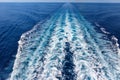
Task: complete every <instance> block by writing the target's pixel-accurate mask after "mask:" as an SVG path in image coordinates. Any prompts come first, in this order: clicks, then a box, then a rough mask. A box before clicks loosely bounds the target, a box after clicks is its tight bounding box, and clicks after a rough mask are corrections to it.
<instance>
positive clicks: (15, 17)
mask: <svg viewBox="0 0 120 80" xmlns="http://www.w3.org/2000/svg"><path fill="white" fill-rule="evenodd" d="M62 4H63V3H61V4H60V3H0V79H2V80H4V79H5V78H7V77H8V76H9V75H8V74H9V73H10V72H11V71H12V66H13V62H14V58H15V55H16V53H17V48H18V41H19V39H20V36H21V35H22V34H23V33H24V32H26V31H28V30H30V29H31V28H33V26H34V25H36V24H37V23H38V22H40V21H43V20H45V19H47V17H50V16H51V15H52V14H53V13H54V12H56V11H57V9H59V7H60V6H61V5H62ZM73 5H75V6H76V7H77V8H78V9H79V11H80V13H81V14H82V15H83V16H84V17H85V18H86V19H87V20H88V21H89V22H91V23H93V25H94V23H98V24H99V25H100V26H102V27H104V28H106V30H107V31H109V32H110V33H111V34H113V35H115V36H116V37H117V38H118V39H119V40H120V31H119V30H120V23H119V22H120V14H119V13H120V4H98V3H94V4H92V3H89V4H85V3H82V4H81V3H76V4H75V3H74V4H73ZM119 43H120V41H119ZM71 54H72V53H71ZM66 57H67V56H66ZM66 59H67V58H66ZM63 73H64V72H63ZM64 75H66V74H64ZM71 75H72V74H71Z"/></svg>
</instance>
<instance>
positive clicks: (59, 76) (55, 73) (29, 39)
mask: <svg viewBox="0 0 120 80" xmlns="http://www.w3.org/2000/svg"><path fill="white" fill-rule="evenodd" d="M9 79H10V80H120V51H119V48H118V46H115V45H113V43H112V41H111V40H109V39H108V38H107V35H106V34H103V33H100V32H97V31H96V30H95V27H94V26H92V25H91V24H90V23H89V22H87V21H86V20H85V19H84V17H83V16H82V15H81V14H79V12H78V10H77V9H75V8H74V7H73V6H72V5H71V4H64V5H63V6H62V7H61V8H60V9H59V10H58V11H57V12H56V13H55V14H53V15H52V16H51V18H49V19H48V20H46V21H45V22H44V23H42V24H41V23H39V24H37V25H36V26H35V27H34V28H33V29H32V30H30V31H28V32H26V33H24V34H23V35H22V36H21V39H20V41H19V48H18V53H17V55H16V60H15V63H14V67H13V72H12V73H11V76H10V78H9Z"/></svg>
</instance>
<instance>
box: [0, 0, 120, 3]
mask: <svg viewBox="0 0 120 80" xmlns="http://www.w3.org/2000/svg"><path fill="white" fill-rule="evenodd" d="M0 2H111V3H117V2H119V3H120V0H0Z"/></svg>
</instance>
